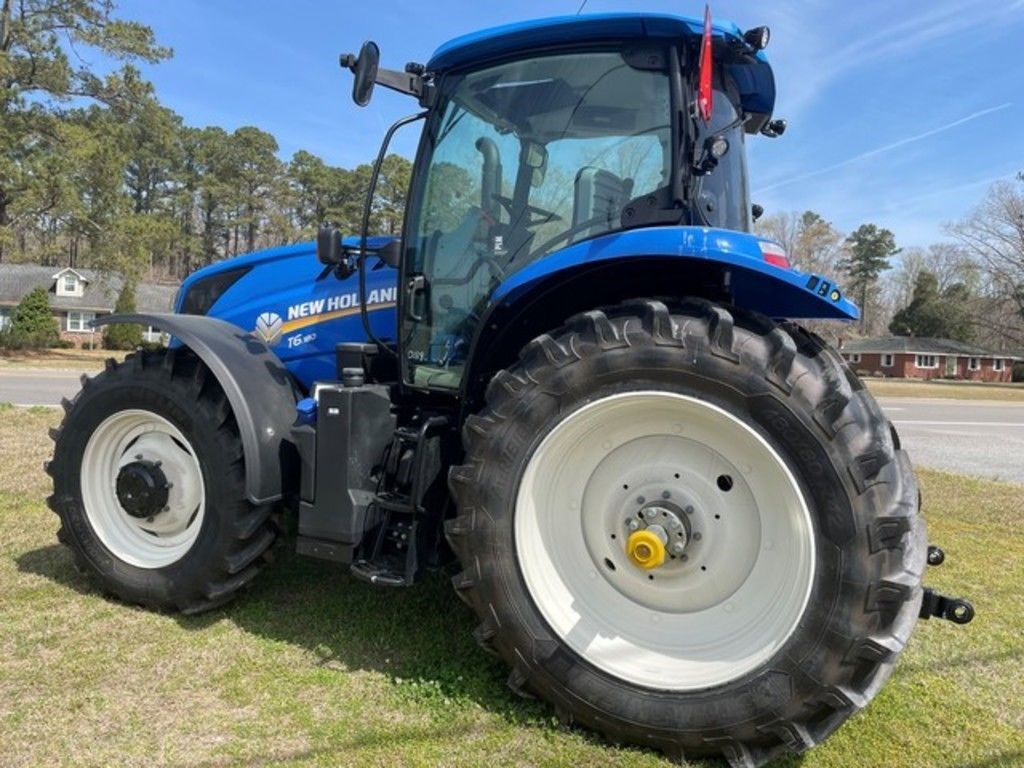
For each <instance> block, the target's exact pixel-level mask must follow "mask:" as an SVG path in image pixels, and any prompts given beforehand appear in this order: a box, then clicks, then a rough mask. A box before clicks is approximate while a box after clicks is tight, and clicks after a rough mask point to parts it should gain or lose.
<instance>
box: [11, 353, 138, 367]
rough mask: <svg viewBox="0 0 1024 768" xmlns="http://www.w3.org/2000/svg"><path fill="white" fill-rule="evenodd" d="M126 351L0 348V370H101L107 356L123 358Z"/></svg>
mask: <svg viewBox="0 0 1024 768" xmlns="http://www.w3.org/2000/svg"><path fill="white" fill-rule="evenodd" d="M126 354H127V352H115V351H111V350H108V349H35V350H10V349H5V350H0V372H3V371H5V370H18V369H25V368H30V369H32V368H35V369H38V368H45V369H48V370H64V371H84V372H86V373H89V372H92V371H101V370H103V361H104V360H106V359H107V358H108V357H113V358H115V359H117V360H123V359H124V356H125V355H126Z"/></svg>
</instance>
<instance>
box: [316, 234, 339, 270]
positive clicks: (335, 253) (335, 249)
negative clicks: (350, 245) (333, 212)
mask: <svg viewBox="0 0 1024 768" xmlns="http://www.w3.org/2000/svg"><path fill="white" fill-rule="evenodd" d="M316 258H317V261H319V262H320V263H321V264H323V265H325V266H329V267H334V266H337V265H338V264H341V263H342V262H343V261H344V260H345V254H344V253H343V252H342V250H341V233H340V232H338V230H337V229H335V228H334V227H332V226H329V225H327V224H325V225H323V226H322V227H320V229H319V230H317V233H316Z"/></svg>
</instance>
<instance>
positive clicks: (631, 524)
mask: <svg viewBox="0 0 1024 768" xmlns="http://www.w3.org/2000/svg"><path fill="white" fill-rule="evenodd" d="M639 527H640V521H639V520H637V519H636V518H635V517H631V518H629V520H627V521H626V528H628V529H629V530H630V531H635V530H636V529H637V528H639Z"/></svg>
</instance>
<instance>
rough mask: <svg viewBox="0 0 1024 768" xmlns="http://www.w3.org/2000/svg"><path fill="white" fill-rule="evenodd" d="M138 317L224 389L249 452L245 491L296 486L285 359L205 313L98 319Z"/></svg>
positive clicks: (263, 493)
mask: <svg viewBox="0 0 1024 768" xmlns="http://www.w3.org/2000/svg"><path fill="white" fill-rule="evenodd" d="M115 323H137V324H139V325H147V326H152V327H154V328H158V329H160V330H161V331H164V332H166V333H169V334H171V335H172V336H173V337H174V338H175V339H177V340H178V341H180V342H181V344H182V345H183V346H186V347H188V348H189V349H191V350H192V351H193V352H194V353H195V354H196V355H197V356H198V357H199V359H200V360H202V361H203V363H204V364H205V365H206V367H207V368H209V369H210V372H211V373H213V375H214V377H216V379H217V382H218V383H219V384H220V386H221V388H222V389H223V390H224V394H225V395H226V396H227V399H228V403H230V405H231V410H232V412H233V413H234V416H235V421H236V422H237V424H238V432H239V435H240V437H241V440H242V450H243V452H244V454H245V488H246V495H247V496H248V498H249V500H250V501H251V502H252V503H253V504H265V503H268V502H272V501H276V500H278V499H280V498H281V497H282V496H283V495H284V494H285V493H288V492H290V491H292V490H294V486H295V485H296V479H297V470H296V468H297V465H296V464H295V447H294V445H293V444H292V443H291V441H290V440H289V439H288V435H289V430H290V428H291V426H292V423H293V422H294V421H295V402H296V399H297V398H296V394H295V386H294V384H293V382H292V378H291V376H290V374H289V373H288V371H287V369H286V368H285V367H284V365H282V364H281V361H280V360H279V359H278V358H277V356H276V355H274V353H273V352H271V351H270V349H269V348H268V347H267V345H266V344H264V343H263V342H262V341H261V340H259V339H257V338H255V337H254V336H252V335H250V334H248V333H246V332H245V331H243V330H241V329H240V328H238V327H237V326H235V325H231V324H230V323H226V322H224V321H223V320H218V319H216V318H212V317H204V316H202V315H170V314H133V315H108V316H105V317H102V318H99V319H97V320H96V322H95V323H94V325H96V326H97V327H98V326H102V325H112V324H115Z"/></svg>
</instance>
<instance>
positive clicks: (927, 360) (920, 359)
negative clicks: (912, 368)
mask: <svg viewBox="0 0 1024 768" xmlns="http://www.w3.org/2000/svg"><path fill="white" fill-rule="evenodd" d="M914 365H916V366H917V367H918V368H938V367H939V358H937V357H936V356H935V355H915V356H914Z"/></svg>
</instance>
